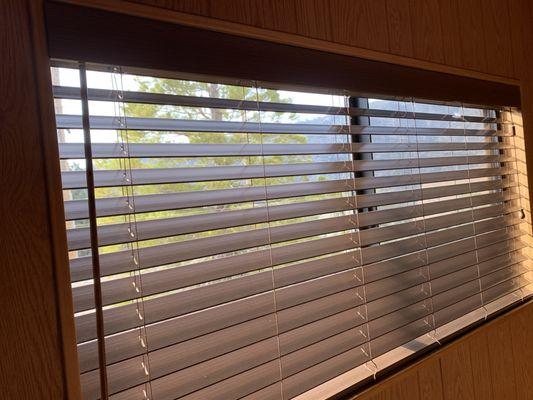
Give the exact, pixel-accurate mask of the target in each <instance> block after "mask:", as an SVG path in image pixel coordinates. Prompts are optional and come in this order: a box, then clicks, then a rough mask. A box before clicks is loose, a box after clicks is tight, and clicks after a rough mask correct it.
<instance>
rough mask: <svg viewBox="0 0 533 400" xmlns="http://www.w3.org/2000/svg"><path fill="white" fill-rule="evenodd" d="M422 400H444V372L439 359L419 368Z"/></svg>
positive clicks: (424, 363)
mask: <svg viewBox="0 0 533 400" xmlns="http://www.w3.org/2000/svg"><path fill="white" fill-rule="evenodd" d="M418 387H419V391H420V400H443V399H444V394H443V392H442V371H441V368H440V362H439V359H437V358H435V359H430V360H427V361H425V362H423V363H421V364H420V367H419V368H418Z"/></svg>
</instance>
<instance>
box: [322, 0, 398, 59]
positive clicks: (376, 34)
mask: <svg viewBox="0 0 533 400" xmlns="http://www.w3.org/2000/svg"><path fill="white" fill-rule="evenodd" d="M328 4H329V9H330V10H329V11H330V15H331V22H332V23H333V24H334V26H335V29H333V30H332V36H333V41H335V42H339V43H343V44H348V45H352V46H357V47H362V48H364V49H372V50H377V51H383V52H388V51H389V35H388V31H387V19H386V18H385V17H384V15H386V12H385V0H356V1H350V0H328Z"/></svg>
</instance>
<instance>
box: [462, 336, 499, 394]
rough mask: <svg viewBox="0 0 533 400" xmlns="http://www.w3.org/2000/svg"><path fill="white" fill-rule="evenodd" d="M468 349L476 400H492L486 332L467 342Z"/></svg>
mask: <svg viewBox="0 0 533 400" xmlns="http://www.w3.org/2000/svg"><path fill="white" fill-rule="evenodd" d="M467 344H468V346H469V348H470V364H471V365H472V378H473V382H474V394H475V399H476V400H492V399H493V396H492V379H491V375H490V373H488V372H489V371H490V360H489V347H488V343H487V334H486V332H480V333H479V335H476V337H475V338H473V339H471V340H469V341H468V342H467Z"/></svg>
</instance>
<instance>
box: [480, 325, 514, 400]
mask: <svg viewBox="0 0 533 400" xmlns="http://www.w3.org/2000/svg"><path fill="white" fill-rule="evenodd" d="M487 343H488V347H489V349H488V350H489V351H488V354H489V359H490V367H489V371H490V375H491V378H492V390H493V393H494V398H495V399H497V400H511V399H513V400H514V399H516V397H517V393H516V379H515V374H514V371H515V368H514V361H513V345H512V336H511V324H510V321H509V320H508V319H506V320H505V321H503V322H501V323H498V324H495V325H494V326H493V327H492V329H490V330H488V331H487ZM503 371H509V372H508V373H503ZM511 371H513V373H511Z"/></svg>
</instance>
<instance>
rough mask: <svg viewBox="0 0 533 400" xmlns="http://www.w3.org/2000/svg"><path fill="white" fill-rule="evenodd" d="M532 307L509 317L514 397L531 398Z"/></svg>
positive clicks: (519, 398)
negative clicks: (514, 384)
mask: <svg viewBox="0 0 533 400" xmlns="http://www.w3.org/2000/svg"><path fill="white" fill-rule="evenodd" d="M532 321H533V307H530V308H528V309H527V310H525V312H523V313H520V314H517V316H516V317H515V318H511V319H510V330H511V342H512V351H513V361H514V372H515V377H516V399H517V400H530V399H531V398H533V361H532V360H533V346H531V338H533V324H532V323H531V322H532Z"/></svg>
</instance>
